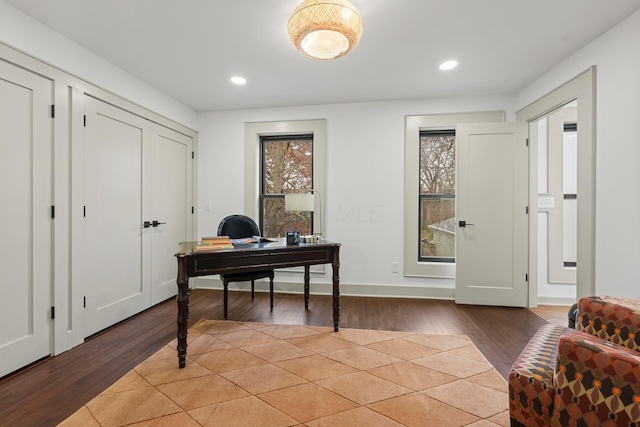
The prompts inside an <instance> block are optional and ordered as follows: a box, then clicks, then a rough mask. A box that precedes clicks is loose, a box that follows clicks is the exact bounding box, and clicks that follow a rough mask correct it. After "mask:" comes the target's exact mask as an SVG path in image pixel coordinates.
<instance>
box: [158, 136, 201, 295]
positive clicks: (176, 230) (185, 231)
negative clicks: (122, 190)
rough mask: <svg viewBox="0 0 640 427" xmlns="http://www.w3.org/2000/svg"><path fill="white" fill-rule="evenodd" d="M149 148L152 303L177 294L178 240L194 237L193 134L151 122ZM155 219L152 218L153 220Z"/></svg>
mask: <svg viewBox="0 0 640 427" xmlns="http://www.w3.org/2000/svg"><path fill="white" fill-rule="evenodd" d="M153 129H154V132H153V141H152V148H151V176H152V179H151V217H150V218H151V220H152V226H151V304H152V305H153V304H157V303H159V302H161V301H164V300H165V299H167V298H170V297H172V296H174V295H176V294H177V290H178V287H177V285H176V278H177V275H178V263H177V261H176V258H175V254H176V252H178V250H179V246H178V244H179V243H180V242H183V241H186V240H192V239H193V237H192V235H193V232H192V229H193V219H192V218H193V214H192V211H191V207H192V206H193V159H192V155H191V153H192V151H193V138H191V137H189V136H186V135H183V134H181V133H178V132H176V131H173V130H171V129H168V128H166V127H163V126H160V125H154V128H153ZM154 221H155V222H154Z"/></svg>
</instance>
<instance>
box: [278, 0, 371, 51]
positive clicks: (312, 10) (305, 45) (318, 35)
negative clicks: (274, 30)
mask: <svg viewBox="0 0 640 427" xmlns="http://www.w3.org/2000/svg"><path fill="white" fill-rule="evenodd" d="M287 27H288V30H289V38H290V39H291V42H292V43H293V45H294V46H295V47H296V49H298V50H299V51H300V52H301V53H302V54H304V55H306V56H309V57H311V58H315V59H336V58H339V57H341V56H343V55H345V54H347V53H349V52H350V51H351V50H352V49H353V48H354V47H355V46H356V45H357V44H358V41H360V36H362V18H361V17H360V14H359V13H358V11H357V10H356V8H355V7H354V6H353V5H352V4H351V3H349V2H348V1H346V0H304V1H303V2H302V3H300V4H299V5H298V6H297V7H296V8H295V9H294V10H293V12H292V13H291V17H290V18H289V24H288V26H287Z"/></svg>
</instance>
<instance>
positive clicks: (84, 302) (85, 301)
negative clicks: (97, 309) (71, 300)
mask: <svg viewBox="0 0 640 427" xmlns="http://www.w3.org/2000/svg"><path fill="white" fill-rule="evenodd" d="M82 307H84V308H87V297H82Z"/></svg>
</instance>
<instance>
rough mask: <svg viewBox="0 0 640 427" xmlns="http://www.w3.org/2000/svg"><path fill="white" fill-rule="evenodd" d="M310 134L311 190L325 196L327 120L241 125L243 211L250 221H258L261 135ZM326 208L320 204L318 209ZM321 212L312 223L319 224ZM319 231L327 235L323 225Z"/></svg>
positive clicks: (326, 198)
mask: <svg viewBox="0 0 640 427" xmlns="http://www.w3.org/2000/svg"><path fill="white" fill-rule="evenodd" d="M296 135H298V136H299V135H312V137H313V186H314V187H313V189H314V190H315V191H317V192H318V193H319V194H320V195H321V196H322V201H323V202H325V201H326V200H328V197H327V187H326V180H327V177H326V175H327V167H326V164H327V121H326V119H316V120H290V121H273V122H247V123H245V126H244V144H245V146H244V148H245V150H244V156H245V157H244V179H245V181H244V212H245V215H247V216H250V217H252V218H258V216H259V212H260V194H261V192H262V190H261V188H260V185H261V179H260V174H261V173H262V172H261V162H262V150H261V137H263V136H296ZM320 208H321V209H326V205H325V204H324V203H323V204H322V206H321V207H320ZM320 218H321V216H320V210H318V211H317V212H316V211H314V213H313V222H314V223H316V224H319V222H318V221H320ZM322 232H323V234H324V235H326V224H322Z"/></svg>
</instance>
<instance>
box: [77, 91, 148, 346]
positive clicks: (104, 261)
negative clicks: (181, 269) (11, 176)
mask: <svg viewBox="0 0 640 427" xmlns="http://www.w3.org/2000/svg"><path fill="white" fill-rule="evenodd" d="M85 101H86V102H85V114H86V127H85V146H84V153H85V172H84V173H85V202H86V217H85V221H84V227H85V230H84V236H85V243H84V246H85V248H84V250H85V254H84V257H85V260H86V263H85V264H86V265H85V268H86V269H87V274H86V278H87V283H86V285H85V286H86V312H85V322H84V325H85V331H84V334H85V336H89V335H92V334H94V333H96V332H98V331H100V330H102V329H104V328H106V327H108V326H111V325H113V324H115V323H117V322H119V321H121V320H123V319H126V318H127V317H130V316H132V315H134V314H136V313H138V312H140V311H142V310H144V309H146V308H148V307H149V301H150V277H149V271H150V267H149V263H150V259H149V253H150V241H149V239H148V238H145V236H147V235H149V234H150V233H151V230H150V229H145V228H143V226H142V224H143V221H144V220H145V219H146V218H150V215H149V213H150V212H149V194H150V192H149V185H150V179H149V172H150V167H149V160H150V155H149V150H150V149H151V132H150V131H149V130H148V129H149V122H148V121H147V120H144V119H143V118H140V117H138V116H136V115H134V114H131V113H129V112H127V111H125V110H122V109H120V108H117V107H114V106H111V105H109V104H106V103H104V102H101V101H99V100H96V99H93V98H91V97H88V96H87V97H86V99H85Z"/></svg>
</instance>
